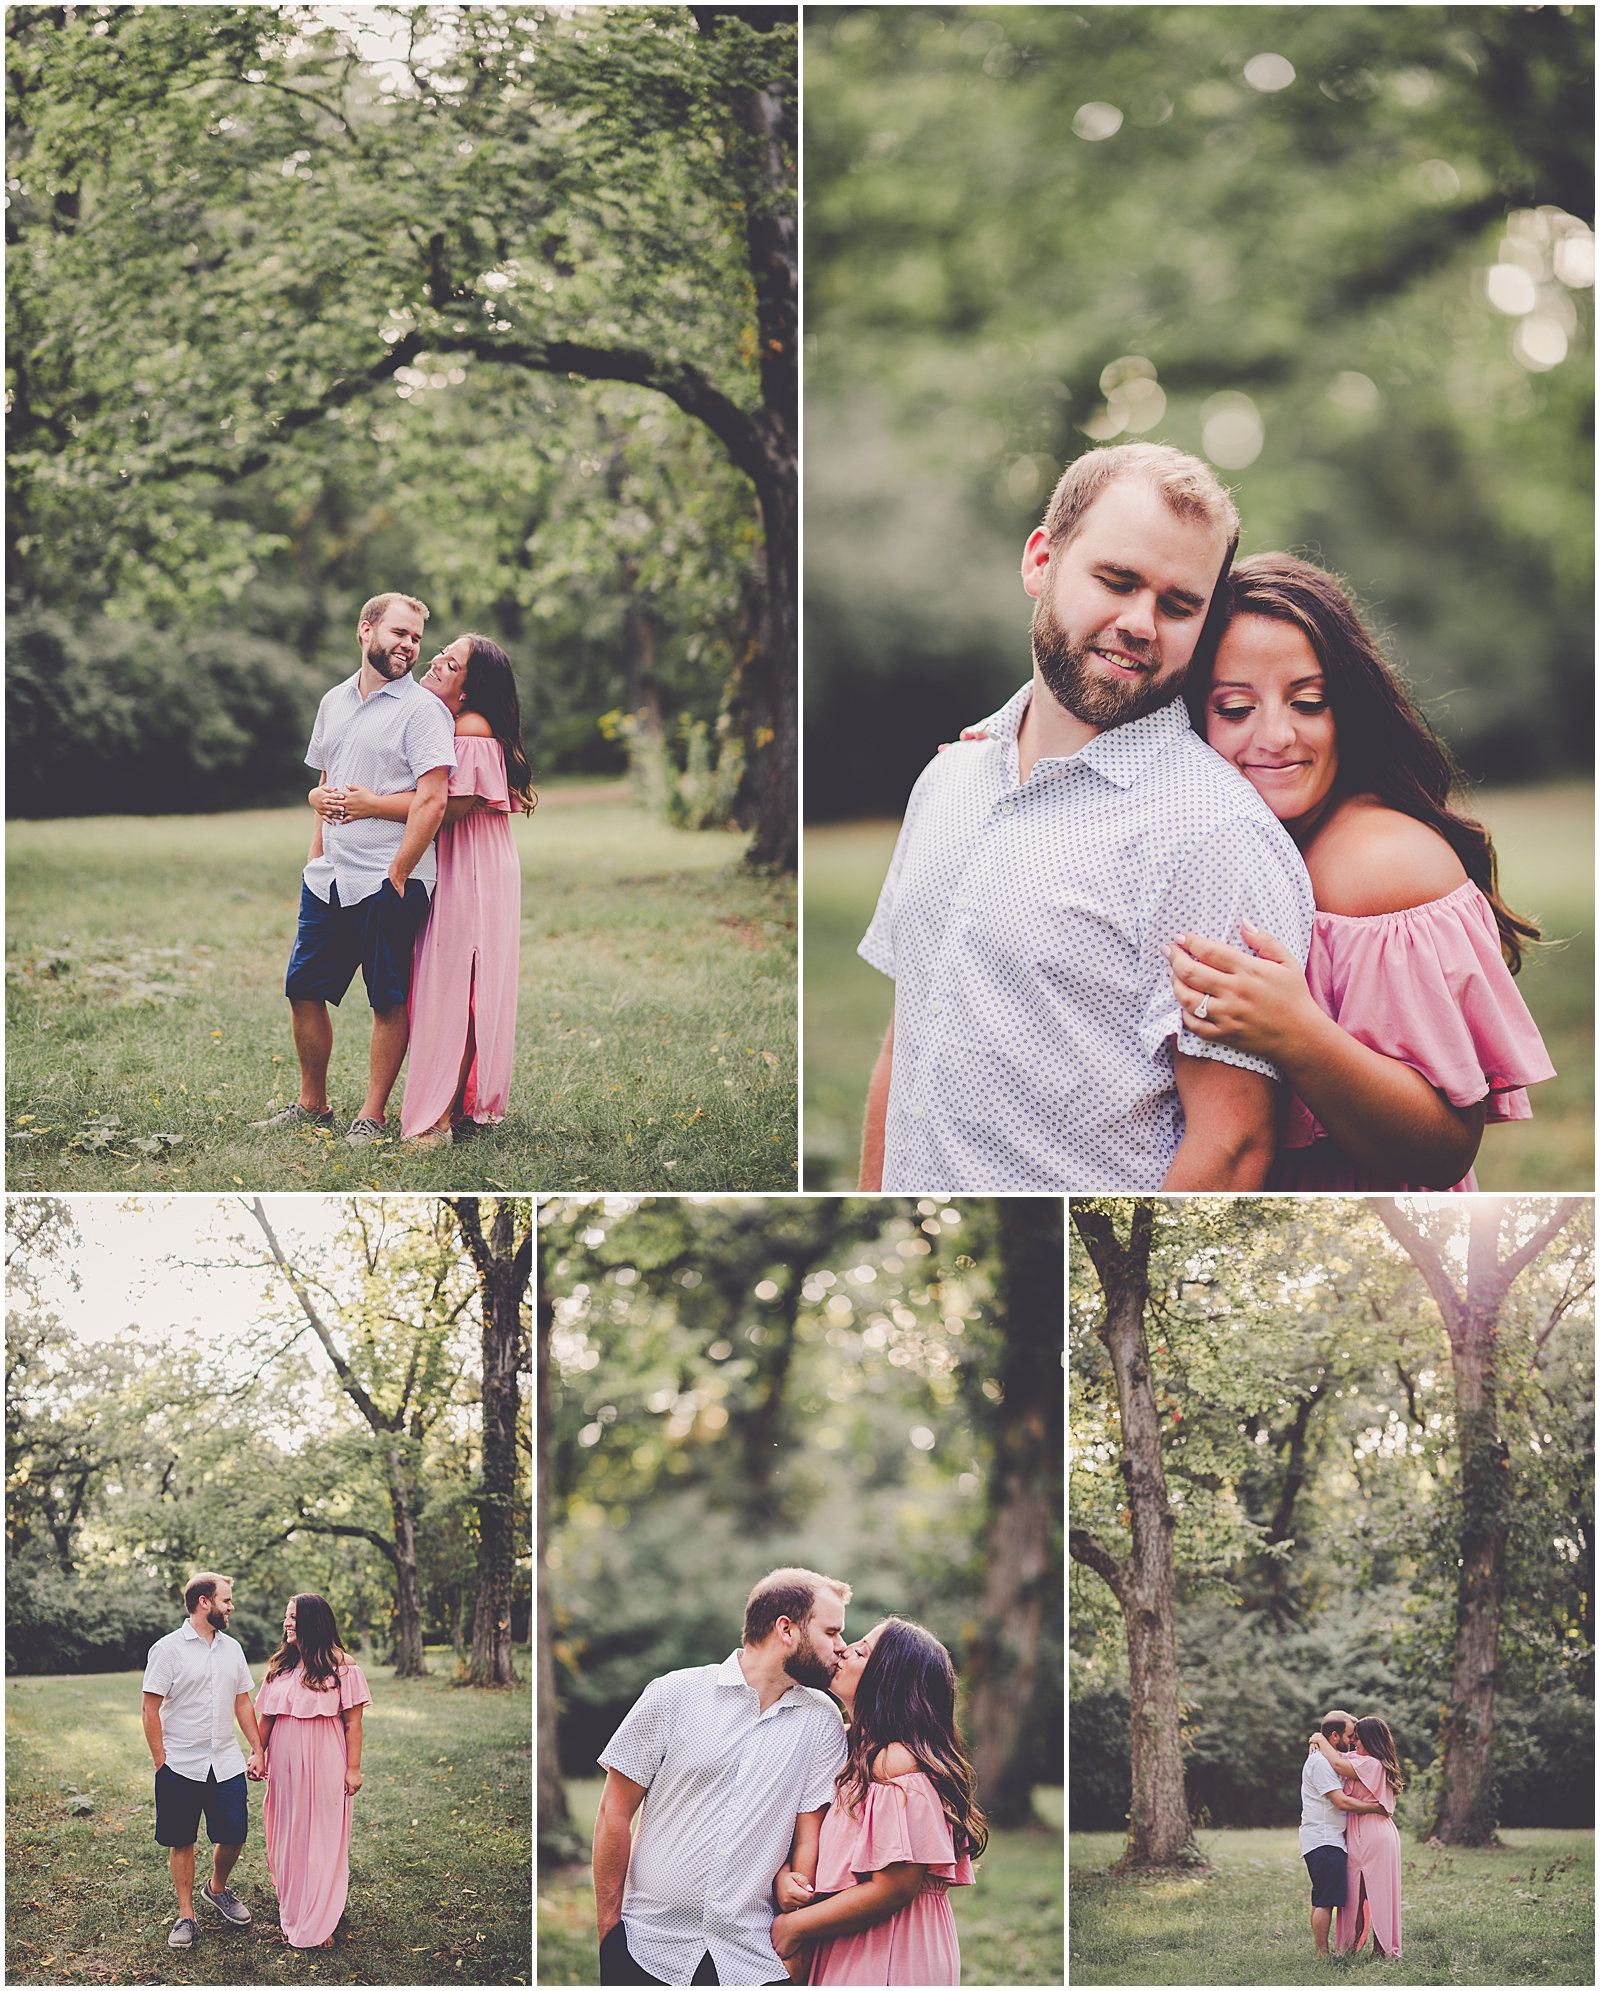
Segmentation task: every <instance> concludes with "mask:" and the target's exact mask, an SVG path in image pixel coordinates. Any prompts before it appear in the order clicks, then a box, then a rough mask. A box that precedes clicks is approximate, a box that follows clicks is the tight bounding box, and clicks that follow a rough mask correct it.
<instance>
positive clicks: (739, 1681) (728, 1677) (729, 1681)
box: [717, 1646, 800, 1714]
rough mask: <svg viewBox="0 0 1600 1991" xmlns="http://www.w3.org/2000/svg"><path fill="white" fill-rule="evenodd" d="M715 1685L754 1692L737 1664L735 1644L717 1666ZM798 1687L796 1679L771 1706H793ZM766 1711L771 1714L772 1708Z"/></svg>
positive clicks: (737, 1650)
mask: <svg viewBox="0 0 1600 1991" xmlns="http://www.w3.org/2000/svg"><path fill="white" fill-rule="evenodd" d="M717 1685H718V1686H719V1687H742V1688H743V1689H744V1691H745V1692H746V1693H747V1694H754V1693H755V1691H756V1690H755V1688H754V1687H752V1686H751V1684H750V1682H749V1681H748V1680H747V1679H746V1678H745V1677H744V1668H743V1667H742V1666H741V1665H740V1664H739V1649H738V1647H737V1646H736V1647H735V1648H734V1650H733V1651H732V1652H730V1653H729V1654H728V1656H727V1658H726V1659H725V1660H723V1662H722V1664H721V1665H720V1666H719V1667H718V1668H717ZM799 1689H800V1683H799V1682H798V1681H796V1682H795V1684H794V1685H793V1686H792V1687H786V1688H785V1689H784V1691H783V1692H782V1693H781V1694H780V1695H779V1696H778V1698H777V1699H776V1700H775V1701H774V1702H773V1703H772V1707H774V1708H781V1707H794V1706H795V1705H796V1704H797V1701H798V1697H799ZM756 1698H757V1700H758V1701H759V1699H760V1698H761V1697H760V1695H759V1694H757V1695H756ZM767 1712H768V1714H771V1712H772V1708H768V1710H767Z"/></svg>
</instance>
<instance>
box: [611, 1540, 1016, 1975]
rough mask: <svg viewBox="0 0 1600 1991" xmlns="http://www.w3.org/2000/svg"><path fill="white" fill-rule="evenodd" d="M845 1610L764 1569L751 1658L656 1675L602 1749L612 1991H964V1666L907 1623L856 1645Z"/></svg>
mask: <svg viewBox="0 0 1600 1991" xmlns="http://www.w3.org/2000/svg"><path fill="white" fill-rule="evenodd" d="M849 1601H850V1586H849V1584H847V1583H841V1582H840V1581H838V1579H837V1578H835V1577H831V1576H819V1575H818V1574H817V1573H816V1572H815V1571H814V1570H809V1569H775V1570H773V1572H772V1573H771V1574H770V1575H769V1576H766V1577H764V1578H763V1579H762V1580H761V1582H760V1583H758V1584H757V1585H756V1587H755V1589H754V1590H753V1591H752V1592H751V1593H750V1598H749V1602H748V1603H747V1604H746V1606H745V1619H744V1636H743V1641H742V1643H741V1644H740V1645H739V1647H738V1648H737V1649H736V1650H735V1651H733V1652H731V1653H730V1654H729V1655H728V1657H727V1658H726V1659H725V1660H724V1661H723V1662H722V1664H721V1665H720V1666H692V1667H686V1668H684V1669H683V1670H682V1671H681V1672H676V1673H667V1674H663V1675H662V1677H661V1678H660V1679H658V1680H652V1681H651V1683H650V1684H649V1686H648V1687H646V1688H645V1690H644V1692H643V1694H641V1695H640V1697H639V1700H638V1701H637V1703H636V1704H635V1705H634V1707H633V1709H632V1710H631V1711H630V1713H629V1715H628V1717H627V1719H626V1720H625V1721H624V1722H623V1724H622V1726H621V1727H620V1728H619V1729H618V1730H617V1732H616V1734H615V1735H614V1736H612V1738H611V1740H610V1742H609V1743H608V1744H607V1745H606V1748H605V1751H604V1753H603V1754H602V1755H601V1757H600V1762H601V1763H602V1764H603V1765H604V1767H605V1772H606V1784H605V1791H604V1793H603V1794H602V1797H601V1800H600V1812H599V1816H598V1818H597V1819H596V1821H595V1832H594V1890H595V1910H596V1921H597V1926H598V1933H599V1938H600V1982H601V1983H602V1984H788V1983H790V1982H793V1983H796V1984H805V1983H811V1984H959V1983H960V1981H961V1953H960V1949H959V1947H958V1944H957V1940H956V1926H955V1917H954V1916H953V1914H952V1913H951V1910H950V1903H949V1901H948V1900H947V1899H946V1894H947V1891H948V1890H949V1889H950V1888H952V1887H962V1886H968V1885H970V1884H972V1882H973V1880H974V1878H975V1876H974V1871H973V1864H972V1863H973V1860H974V1859H975V1858H976V1857H977V1856H978V1855H979V1854H981V1853H982V1851H983V1848H984V1845H985V1843H986V1841H987V1838H988V1831H987V1827H986V1826H985V1824H984V1818H983V1813H982V1812H981V1811H980V1810H979V1809H978V1805H977V1801H976V1798H975V1795H974V1787H973V1776H972V1769H971V1766H970V1765H969V1763H968V1762H967V1759H966V1755H965V1753H964V1751H963V1748H962V1744H961V1738H960V1735H959V1733H958V1731H957V1728H956V1721H955V1672H954V1669H953V1667H952V1666H951V1663H950V1655H949V1653H948V1652H946V1650H945V1648H944V1647H943V1646H942V1645H941V1644H940V1643H939V1641H938V1640H937V1639H936V1638H934V1637H933V1636H932V1634H931V1633H929V1632H926V1631H924V1630H923V1628H922V1627H921V1626H920V1625H915V1624H911V1623H910V1622H908V1621H907V1620H905V1619H903V1618H895V1617H891V1618H885V1619H884V1620H883V1621H882V1622H881V1623H880V1624H877V1625H875V1626H874V1627H873V1628H872V1630H871V1631H869V1632H868V1633H867V1634H866V1635H865V1636H864V1637H863V1638H861V1639H859V1640H857V1641H856V1642H855V1644H853V1645H847V1644H846V1643H845V1638H844V1621H845V1609H846V1606H847V1605H848V1604H849ZM841 1710H842V1711H843V1713H842V1716H841ZM636 1813H638V1814H639V1820H638V1829H637V1831H636V1832H635V1833H633V1836H632V1838H631V1840H630V1828H631V1826H632V1824H633V1820H634V1816H635V1814H636Z"/></svg>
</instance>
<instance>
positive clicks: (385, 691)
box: [344, 665, 422, 705]
mask: <svg viewBox="0 0 1600 1991" xmlns="http://www.w3.org/2000/svg"><path fill="white" fill-rule="evenodd" d="M344 688H345V690H346V691H348V692H349V693H350V694H351V696H352V697H353V698H354V699H355V701H356V703H357V704H358V705H367V704H370V703H371V701H372V700H373V699H374V698H404V697H405V696H406V694H407V693H408V692H412V691H420V690H421V689H422V686H421V684H420V683H419V682H418V680H417V679H416V678H414V677H413V676H412V675H411V673H410V672H409V671H407V672H406V674H405V676H404V677H395V678H390V679H389V681H388V682H387V683H386V684H380V685H379V686H378V688H377V690H376V691H373V692H369V693H368V695H367V697H366V698H363V697H362V696H361V667H360V666H359V665H357V667H356V668H355V670H354V671H352V672H351V674H350V676H349V677H347V678H346V679H345V681H344Z"/></svg>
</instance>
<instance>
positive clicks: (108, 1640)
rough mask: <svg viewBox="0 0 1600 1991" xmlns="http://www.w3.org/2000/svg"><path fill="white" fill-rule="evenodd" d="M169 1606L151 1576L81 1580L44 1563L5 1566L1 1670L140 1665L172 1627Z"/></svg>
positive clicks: (117, 1669)
mask: <svg viewBox="0 0 1600 1991" xmlns="http://www.w3.org/2000/svg"><path fill="white" fill-rule="evenodd" d="M182 1617H183V1606H182V1604H181V1603H180V1604H174V1603H173V1601H172V1599H171V1598H170V1597H169V1596H168V1595H167V1592H166V1589H165V1587H164V1586H163V1585H162V1584H161V1583H160V1582H158V1581H157V1579H156V1578H155V1577H153V1576H122V1577H115V1578H112V1579H110V1580H109V1581H100V1582H85V1581H83V1580H82V1579H80V1578H79V1577H76V1576H63V1575H62V1573H61V1571H60V1570H59V1569H54V1568H52V1567H50V1566H49V1565H48V1564H29V1563H17V1562H13V1563H11V1564H10V1566H9V1567H8V1568H7V1570H6V1671H7V1673H122V1672H127V1671H129V1670H130V1669H131V1668H133V1667H136V1666H137V1667H142V1666H143V1665H144V1662H145V1656H146V1654H147V1653H148V1652H149V1650H150V1648H151V1646H152V1645H154V1644H155V1642H156V1640H157V1639H158V1638H164V1637H165V1636H166V1634H167V1633H168V1632H170V1631H174V1630H176V1628H177V1626H178V1623H179V1621H180V1620H181V1619H182Z"/></svg>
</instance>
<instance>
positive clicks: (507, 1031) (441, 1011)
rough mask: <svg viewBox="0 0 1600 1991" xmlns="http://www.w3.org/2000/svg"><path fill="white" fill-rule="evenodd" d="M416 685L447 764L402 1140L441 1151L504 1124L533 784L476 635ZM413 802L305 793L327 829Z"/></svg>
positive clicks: (492, 655) (495, 669)
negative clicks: (449, 749) (443, 717)
mask: <svg viewBox="0 0 1600 1991" xmlns="http://www.w3.org/2000/svg"><path fill="white" fill-rule="evenodd" d="M421 682H422V683H423V685H424V686H425V687H426V688H427V690H429V691H431V692H432V693H433V695H434V696H435V697H436V698H438V699H440V700H441V701H442V702H443V703H444V704H445V705H447V706H448V707H449V708H450V710H451V711H452V712H453V713H454V714H455V719H456V765H455V767H454V768H453V769H452V770H451V774H450V799H449V801H448V803H447V804H446V806H445V819H444V825H443V827H442V828H441V829H440V831H439V837H438V843H437V846H436V849H437V854H438V866H439V875H438V881H437V883H436V884H435V886H434V892H433V903H432V905H431V906H430V908H429V911H428V918H427V921H426V923H425V924H424V926H423V928H422V931H421V932H420V933H419V934H418V935H417V944H416V953H415V956H414V957H413V962H412V970H411V1000H410V1017H411V1042H410V1052H409V1062H408V1065H407V1068H406V1090H405V1098H404V1100H403V1102H402V1105H401V1109H400V1136H401V1139H402V1140H404V1141H409V1142H412V1143H414V1144H415V1145H416V1146H418V1147H432V1146H435V1145H448V1144H449V1143H450V1142H452V1141H454V1140H457V1139H464V1138H465V1137H466V1134H467V1132H468V1131H469V1130H470V1129H472V1128H473V1127H476V1126H486V1125H490V1124H498V1122H500V1121H501V1120H503V1119H504V1118H505V1116H506V1101H507V1097H508V1095H509V1093H510V1090H511V1064H512V1057H513V1053H514V1051H515V1048H516V1034H517V948H518V940H519V937H520V933H521V925H522V870H521V866H520V864H519V863H518V860H517V847H516V842H515V839H514V838H513V837H512V834H511V814H510V812H511V809H512V805H513V802H514V803H515V804H516V806H517V807H519V808H521V809H522V810H523V811H524V812H525V813H527V814H529V815H531V814H532V813H533V808H534V800H533V797H532V793H531V782H532V776H531V774H530V772H529V769H528V760H527V755H526V754H525V753H524V751H523V746H522V719H521V713H520V710H519V706H518V700H517V681H516V676H515V674H514V673H513V671H512V668H511V660H510V659H509V658H508V657H507V655H506V653H505V652H504V650H502V649H501V648H500V647H499V645H498V644H496V643H491V642H490V641H489V639H488V638H487V637H486V636H476V635H472V634H470V633H469V634H467V635H465V636H458V637H457V638H456V640H455V641H454V642H453V643H451V644H449V645H448V646H447V647H446V648H445V649H443V650H441V651H440V652H439V654H438V656H436V657H435V658H434V660H433V662H432V663H431V664H430V665H429V667H428V670H427V672H426V674H425V675H424V677H423V678H422V680H421ZM414 800H415V796H414V795H413V794H411V793H404V794H399V795H374V794H373V793H372V791H371V790H370V789H367V788H360V787H352V788H344V789H333V788H330V789H322V788H314V789H313V790H312V791H311V804H312V807H313V808H315V809H317V810H318V811H319V813H321V814H325V815H328V816H329V817H330V819H331V820H333V821H336V822H337V821H355V820H358V819H359V818H361V817H363V816H384V817H387V818H389V819H390V820H391V821H395V822H403V821H404V820H405V818H406V816H407V815H408V814H409V813H410V809H411V805H412V803H413V801H414Z"/></svg>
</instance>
